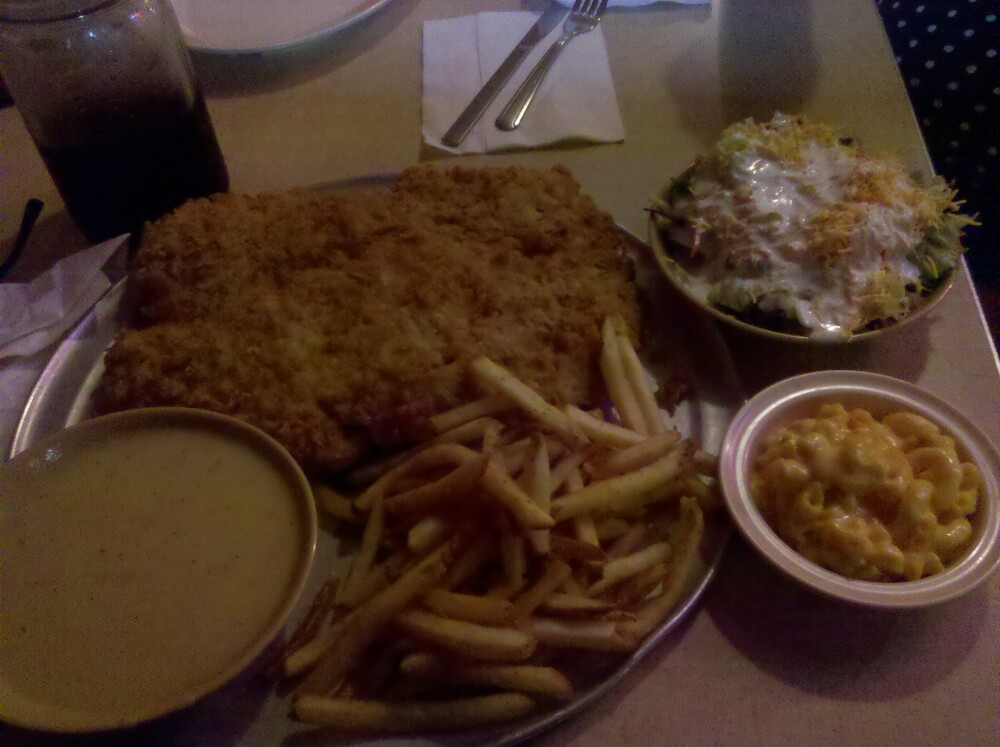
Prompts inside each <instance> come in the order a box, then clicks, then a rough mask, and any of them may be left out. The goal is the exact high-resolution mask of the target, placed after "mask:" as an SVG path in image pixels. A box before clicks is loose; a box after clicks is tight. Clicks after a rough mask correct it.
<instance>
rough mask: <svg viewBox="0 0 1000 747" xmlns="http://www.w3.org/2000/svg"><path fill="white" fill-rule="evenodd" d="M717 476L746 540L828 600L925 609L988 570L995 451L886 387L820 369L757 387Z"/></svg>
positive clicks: (993, 552) (935, 410)
mask: <svg viewBox="0 0 1000 747" xmlns="http://www.w3.org/2000/svg"><path fill="white" fill-rule="evenodd" d="M720 473H721V481H722V487H723V491H724V493H725V497H726V503H727V505H728V507H729V510H730V513H731V514H732V516H733V519H734V521H735V522H736V524H737V526H738V527H739V529H740V530H741V531H742V533H743V534H744V536H745V537H746V538H747V540H748V541H749V542H750V543H751V544H752V545H754V546H755V547H756V548H757V549H758V550H759V551H760V552H761V553H763V554H764V556H765V557H766V558H767V559H768V560H770V561H771V562H772V563H774V564H775V565H777V566H778V568H780V569H781V570H783V571H785V572H786V573H788V574H789V575H791V576H793V577H794V578H796V579H798V580H799V581H801V582H803V583H805V584H807V585H809V586H811V587H813V588H814V589H816V590H818V591H820V592H823V593H825V594H828V595H830V596H834V597H837V598H840V599H843V600H846V601H850V602H856V603H861V604H867V605H872V606H877V607H897V608H902V607H918V606H923V605H929V604H934V603H938V602H943V601H946V600H948V599H952V598H954V597H957V596H959V595H961V594H963V593H965V592H968V591H970V590H971V589H973V588H974V587H975V586H977V585H978V584H979V583H981V582H982V581H984V580H985V579H986V578H987V577H989V575H990V574H991V573H992V572H993V571H994V570H995V569H996V567H997V565H998V563H1000V539H998V534H1000V478H998V473H1000V456H998V453H997V451H996V448H995V447H994V446H993V445H992V444H991V443H990V441H989V439H988V438H987V437H986V435H985V434H984V433H982V431H980V430H979V429H978V428H977V427H976V426H975V425H974V424H973V423H971V422H970V421H969V420H968V419H967V418H966V417H965V416H964V415H962V414H961V413H960V412H958V411H957V410H955V409H954V408H952V407H951V406H950V405H948V404H947V403H946V402H944V401H942V400H940V399H938V398H937V397H935V396H933V395H931V394H929V393H927V392H925V391H923V390H922V389H920V388H918V387H915V386H913V385H912V384H908V383H906V382H903V381H899V380H897V379H893V378H890V377H887V376H882V375H879V374H871V373H864V372H858V371H823V372H818V373H811V374H805V375H802V376H796V377H794V378H791V379H786V380H785V381H782V382H779V383H778V384H775V385H774V386H771V387H769V388H768V389H765V390H764V391H762V392H760V393H759V394H758V395H756V396H755V397H754V398H753V399H751V400H750V401H749V402H748V403H747V404H746V405H745V406H744V407H743V409H742V410H741V411H740V412H739V413H738V414H737V415H736V417H735V418H734V420H733V422H732V424H731V425H730V428H729V431H728V433H727V435H726V439H725V442H724V444H723V448H722V454H721V455H720Z"/></svg>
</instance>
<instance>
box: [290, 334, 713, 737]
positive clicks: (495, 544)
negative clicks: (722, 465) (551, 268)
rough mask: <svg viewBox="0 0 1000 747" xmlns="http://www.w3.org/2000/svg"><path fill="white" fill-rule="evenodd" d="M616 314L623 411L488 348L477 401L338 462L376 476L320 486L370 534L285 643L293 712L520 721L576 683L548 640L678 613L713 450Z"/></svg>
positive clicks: (609, 637) (567, 645) (474, 367)
mask: <svg viewBox="0 0 1000 747" xmlns="http://www.w3.org/2000/svg"><path fill="white" fill-rule="evenodd" d="M623 327H624V325H623V323H622V322H621V321H620V320H615V319H609V320H607V322H606V323H605V325H604V327H603V330H602V339H603V345H604V347H603V351H602V355H601V360H600V365H601V370H602V372H603V374H604V377H605V384H606V388H607V391H608V393H609V396H610V398H611V400H612V402H613V404H614V406H615V410H616V411H617V413H618V416H619V418H620V422H612V421H611V420H607V419H605V417H604V416H603V415H602V414H601V411H600V410H592V411H584V410H582V409H580V408H578V407H573V406H568V407H563V408H562V409H560V408H558V407H555V406H553V405H552V404H550V403H548V402H546V401H545V400H544V399H543V398H542V397H541V396H540V395H539V394H538V393H537V392H535V391H533V390H532V389H531V388H530V387H528V386H527V385H525V384H524V383H523V382H521V381H519V380H518V379H517V378H515V377H514V376H513V375H512V374H511V373H510V372H509V371H507V370H506V369H504V368H503V367H501V366H499V365H497V364H496V363H494V362H493V361H490V360H488V359H486V358H480V359H478V360H476V361H474V362H473V363H472V364H471V366H470V373H471V375H472V378H473V380H474V381H475V382H476V383H477V384H478V385H479V387H480V389H481V390H482V392H483V397H482V398H480V399H478V400H474V401H472V402H470V403H468V404H465V405H461V406H459V407H456V408H455V409H453V410H450V411H448V412H445V413H442V414H440V415H437V416H435V417H434V418H433V419H432V423H431V426H432V430H433V431H434V435H433V436H432V437H431V438H430V439H429V440H428V441H427V442H425V443H423V444H418V445H417V446H415V447H413V448H411V449H409V450H407V451H406V452H404V453H403V454H401V455H399V456H396V457H389V458H387V459H384V460H382V461H381V462H380V463H372V464H370V465H368V466H365V467H363V468H361V469H360V470H357V471H355V472H354V473H353V474H352V475H350V476H348V482H349V483H351V484H353V483H354V482H355V481H357V480H359V479H361V478H362V477H363V478H365V479H366V480H367V485H360V486H359V487H360V488H361V489H360V492H359V493H358V495H357V497H355V498H353V499H352V498H349V497H347V496H345V495H342V494H340V493H339V492H335V491H333V490H329V489H327V488H325V487H324V486H320V487H319V488H318V490H317V493H318V495H319V496H320V498H319V501H318V502H319V504H320V506H321V507H324V508H326V509H327V510H328V511H329V512H330V513H331V514H332V515H334V516H335V517H337V518H338V519H340V520H341V522H343V523H342V524H341V525H342V526H343V525H346V526H352V525H353V526H358V527H362V529H361V542H360V545H359V549H358V550H357V552H356V553H355V555H354V558H353V561H352V563H351V565H350V569H349V571H348V573H347V575H346V577H345V578H344V579H343V580H342V581H341V582H340V583H339V585H337V584H336V583H335V582H334V581H331V582H330V583H328V584H327V585H326V586H324V589H323V594H322V598H321V599H320V600H317V603H316V604H315V605H314V608H313V611H312V612H311V613H310V615H309V617H308V620H307V624H304V625H303V626H302V628H301V629H300V631H299V632H298V634H297V635H296V637H295V639H294V640H293V642H292V645H291V646H290V647H289V650H288V652H287V654H286V657H285V661H284V674H285V675H286V676H287V677H291V678H294V679H295V680H296V684H295V687H294V696H293V697H294V705H293V710H294V713H295V715H296V716H297V717H298V718H300V719H302V720H303V721H307V722H309V723H313V724H317V725H323V726H327V727H332V728H335V729H340V730H344V731H352V732H353V731H368V732H386V733H389V732H393V733H400V732H412V731H420V730H430V729H444V728H462V727H465V726H475V725H482V724H489V723H495V722H497V721H503V720H509V719H514V718H519V717H521V716H523V715H525V714H527V713H528V712H530V711H531V710H532V709H534V708H536V707H538V706H539V704H544V703H545V702H546V701H551V700H552V699H553V698H566V697H569V696H571V695H572V690H573V688H572V684H571V682H570V680H569V679H568V678H567V676H566V674H565V673H564V672H561V671H559V669H557V668H554V667H551V666H547V664H549V662H550V660H551V655H552V653H553V652H557V651H559V650H564V649H575V650H585V651H586V650H589V651H604V652H617V653H628V652H631V651H634V650H636V649H637V648H638V647H639V646H640V645H641V643H642V640H643V638H644V637H645V636H647V635H648V634H649V633H650V632H652V631H653V630H655V629H656V627H657V626H658V625H659V624H660V623H661V622H662V620H663V619H665V618H666V616H667V615H669V614H670V610H671V609H673V608H674V606H675V605H676V603H677V601H678V599H680V598H681V596H682V595H683V594H684V590H685V589H686V588H687V584H688V580H689V576H690V574H691V568H692V566H693V564H694V563H695V561H696V559H697V555H698V549H699V546H700V544H701V540H702V534H703V529H704V516H703V511H702V509H703V507H706V508H707V507H711V506H715V505H718V502H719V499H718V495H717V487H716V483H715V479H714V458H713V457H712V456H711V455H708V454H705V453H704V452H702V451H701V450H700V449H699V448H698V447H697V446H696V445H695V444H693V443H692V442H691V441H689V440H687V439H684V438H682V436H681V435H680V434H679V433H677V432H676V431H674V430H671V429H670V428H669V427H668V426H667V423H666V421H665V420H664V419H663V417H662V414H661V413H660V411H659V409H658V408H657V407H656V404H655V402H656V400H655V395H654V392H653V390H652V388H651V386H650V383H649V381H648V378H647V376H646V373H645V371H644V370H643V369H642V365H641V363H640V362H639V358H638V356H637V354H636V352H635V349H634V347H633V346H632V343H631V341H630V340H629V337H628V335H627V333H626V331H625V330H624V328H623ZM511 423H513V424H514V425H510V424H511ZM526 423H527V425H526ZM526 431H527V432H526ZM324 626H325V627H324ZM469 688H474V691H473V692H472V693H469ZM470 694H471V695H473V697H469V695H470Z"/></svg>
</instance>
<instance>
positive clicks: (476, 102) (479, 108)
mask: <svg viewBox="0 0 1000 747" xmlns="http://www.w3.org/2000/svg"><path fill="white" fill-rule="evenodd" d="M531 46H532V45H530V44H525V43H524V42H523V41H522V42H521V43H520V44H518V46H517V47H515V48H514V50H513V51H512V52H511V53H510V55H509V56H508V57H507V59H506V60H504V61H503V64H502V65H500V67H498V68H497V70H496V72H495V73H493V75H491V76H490V79H489V80H488V81H486V85H484V86H483V87H482V89H480V91H479V93H477V94H476V96H475V98H473V99H472V101H470V102H469V105H468V106H467V107H465V111H463V112H462V113H461V115H459V117H458V119H456V120H455V124H453V125H452V126H451V127H449V128H448V131H447V132H446V133H445V134H444V137H442V138H441V142H442V143H444V144H445V145H447V146H448V147H450V148H457V147H458V146H459V145H460V144H461V142H462V141H463V140H465V136H466V135H468V134H469V131H470V130H471V129H472V128H473V126H474V125H475V124H476V122H478V121H479V118H480V117H481V116H483V112H485V111H486V108H487V107H488V106H489V105H490V104H492V103H493V99H495V98H496V97H497V94H498V93H500V90H501V89H502V88H503V87H504V85H505V84H506V83H507V81H508V80H510V76H511V75H513V74H514V71H515V70H517V68H518V66H519V65H520V64H521V63H522V62H524V58H525V57H527V56H528V53H529V52H530V51H531Z"/></svg>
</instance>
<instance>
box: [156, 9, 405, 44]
mask: <svg viewBox="0 0 1000 747" xmlns="http://www.w3.org/2000/svg"><path fill="white" fill-rule="evenodd" d="M389 2H390V0H171V4H172V5H173V8H174V12H175V13H176V14H177V20H178V21H179V22H180V24H181V29H182V30H183V32H184V39H185V40H186V41H187V43H188V46H189V47H191V49H195V50H198V51H199V52H217V53H246V52H271V51H276V50H279V49H284V48H286V47H291V46H293V45H295V44H301V43H303V42H307V41H312V40H314V39H318V38H320V37H322V36H326V35H327V34H333V33H336V32H337V31H341V30H343V29H346V28H347V27H349V26H353V25H354V24H355V23H357V22H358V21H361V20H362V19H364V18H367V17H368V16H369V15H371V14H372V13H374V12H375V11H376V10H378V9H379V8H381V7H382V6H383V5H386V4H388V3H389Z"/></svg>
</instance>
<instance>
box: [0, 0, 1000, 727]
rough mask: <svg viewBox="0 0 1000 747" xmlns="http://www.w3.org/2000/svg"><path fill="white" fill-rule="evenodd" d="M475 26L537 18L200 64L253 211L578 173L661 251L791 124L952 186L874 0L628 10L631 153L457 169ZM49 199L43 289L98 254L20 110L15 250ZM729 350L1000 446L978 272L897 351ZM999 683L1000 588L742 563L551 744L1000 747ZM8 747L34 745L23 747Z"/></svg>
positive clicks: (625, 57)
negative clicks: (683, 196)
mask: <svg viewBox="0 0 1000 747" xmlns="http://www.w3.org/2000/svg"><path fill="white" fill-rule="evenodd" d="M473 5H475V6H476V7H478V8H479V9H483V10H486V9H517V8H519V7H522V6H521V5H519V4H518V3H516V2H505V1H502V0H495V1H483V2H479V3H475V4H473V3H463V2H460V1H459V0H421V1H420V2H416V1H414V0H395V2H392V3H389V4H388V5H387V6H386V7H385V8H383V9H382V10H380V11H379V12H378V13H376V14H375V15H374V16H373V17H371V18H370V19H368V20H367V21H366V22H364V23H362V24H361V25H359V26H357V27H355V28H353V29H351V30H349V31H347V32H345V33H342V34H339V35H337V36H335V37H332V38H329V39H326V40H323V41H321V42H319V43H314V44H311V45H308V46H305V47H302V48H299V49H296V50H294V51H292V52H289V53H283V54H279V55H269V56H265V57H259V58H249V59H248V58H243V59H231V58H229V59H226V58H218V57H207V56H198V57H197V58H196V65H197V68H198V71H199V74H200V76H201V77H202V80H203V82H204V84H205V88H206V91H207V93H208V96H209V109H210V111H211V115H212V118H213V121H214V123H215V126H216V130H217V132H218V135H219V139H220V143H221V146H222V150H223V152H224V154H225V157H226V160H227V162H228V165H229V170H230V174H231V177H232V188H233V190H234V191H247V192H257V191H263V190H278V189H284V188H287V187H292V186H296V185H309V184H314V183H319V182H325V181H330V180H335V179H343V178H347V177H355V176H362V175H368V174H373V173H381V172H394V171H398V170H399V169H401V168H403V167H405V166H408V165H411V164H415V163H417V162H421V161H430V160H440V161H441V162H444V163H462V164H466V165H480V164H482V165H505V164H522V165H526V166H539V167H547V166H550V165H552V164H556V163H562V164H565V165H567V166H568V167H569V168H570V169H571V170H572V171H573V173H574V174H575V175H576V177H577V178H578V179H579V181H580V182H581V183H582V184H583V186H584V189H585V190H586V191H587V192H589V193H590V194H591V195H593V196H594V197H595V199H596V200H597V202H598V203H599V204H601V205H602V206H603V207H605V208H606V209H608V210H609V211H610V212H611V213H612V214H613V215H614V216H615V218H616V219H617V220H618V222H619V223H621V224H622V225H624V226H625V227H626V228H629V229H631V230H632V231H634V232H636V233H638V234H639V235H645V214H644V212H643V208H644V206H646V205H647V204H648V202H649V199H650V196H651V195H653V194H654V193H655V192H656V191H657V189H658V188H659V187H660V186H661V185H662V184H663V183H664V182H665V180H666V179H667V178H668V176H669V175H670V174H672V173H674V172H676V171H678V170H679V169H680V168H681V167H683V166H684V165H685V164H686V163H687V162H688V161H690V159H691V157H692V155H694V154H695V153H697V152H699V151H701V150H704V149H705V148H706V147H708V146H709V144H710V143H711V142H712V141H713V140H714V139H715V138H716V136H717V135H718V134H719V132H720V130H721V129H722V128H723V127H724V126H725V125H726V124H728V123H730V122H731V121H733V120H736V119H739V118H742V117H745V116H749V115H755V116H757V117H765V118H766V117H769V116H770V115H771V114H772V113H773V112H774V111H775V110H781V111H785V112H793V113H798V112H803V113H805V114H807V115H809V116H810V117H812V118H814V119H817V120H821V121H826V122H829V123H832V124H834V125H837V126H838V127H840V128H841V129H842V130H843V132H844V133H850V134H853V135H854V136H856V137H857V139H858V140H859V141H860V143H861V144H862V145H863V146H865V147H867V148H871V149H875V150H881V151H887V152H890V153H894V154H897V155H898V156H899V157H900V158H902V159H903V161H904V162H905V163H907V164H908V165H909V166H911V167H914V168H918V169H925V170H926V169H928V168H929V161H928V157H927V154H926V151H925V149H924V146H923V142H922V140H921V137H920V134H919V130H918V127H917V123H916V121H915V119H914V116H913V113H912V111H911V109H910V106H909V102H908V100H907V98H906V94H905V90H904V87H903V84H902V81H901V80H900V78H899V76H898V73H897V71H896V67H895V65H894V62H893V58H892V53H891V51H890V48H889V44H888V41H887V39H886V37H885V35H884V33H883V30H882V27H881V24H880V21H879V17H878V14H877V12H876V9H875V6H874V3H873V2H872V0H812V1H807V0H802V1H801V2H796V1H795V0H716V2H715V3H714V4H713V5H712V7H711V9H710V10H709V9H708V8H707V7H686V8H685V7H680V6H656V7H655V8H651V9H644V10H634V11H625V10H619V11H611V12H609V13H608V14H607V16H606V18H605V20H604V21H603V23H602V26H603V30H604V34H605V38H606V41H607V47H608V54H609V58H610V63H611V69H612V72H613V75H614V80H615V85H616V89H617V95H618V100H619V104H620V107H621V111H622V116H623V119H624V123H625V131H626V137H625V141H624V142H623V143H621V144H615V145H598V146H590V147H573V148H565V149H547V150H537V151H531V152H518V153H509V154H504V155H490V156H472V157H463V158H461V159H456V158H452V157H447V156H445V155H444V154H441V153H440V152H436V151H433V150H431V149H428V148H426V147H425V146H423V145H422V143H421V138H420V124H421V103H420V87H421V61H420V57H421V27H422V22H423V21H424V20H427V19H435V18H446V17H451V16H456V15H462V14H465V13H469V12H472V8H473ZM527 7H529V8H534V7H537V5H527ZM29 197H40V198H42V199H43V200H45V202H46V205H47V208H46V212H45V216H46V217H45V218H44V219H43V221H42V222H41V224H40V226H39V229H38V232H37V234H36V235H35V237H34V238H33V241H32V244H31V246H30V249H29V252H28V255H27V256H26V257H25V258H24V261H23V264H22V267H21V268H20V269H19V271H18V272H19V276H21V277H24V276H28V275H30V274H31V272H32V271H33V268H37V267H40V266H43V265H44V264H45V263H46V262H48V261H51V259H52V258H53V257H56V256H59V255H60V254H61V253H66V252H69V251H72V250H74V249H76V248H79V247H81V246H82V245H83V241H82V239H81V238H80V236H79V235H78V234H77V233H76V232H75V230H74V229H73V228H72V226H71V224H69V222H68V219H67V218H66V216H65V214H64V213H62V212H61V207H60V201H59V198H58V195H57V193H56V191H55V188H54V187H53V185H52V183H51V181H50V179H49V178H48V176H47V174H46V172H45V170H44V168H43V165H42V163H41V160H40V159H39V157H38V155H37V153H36V152H35V150H34V148H33V146H32V144H31V141H30V139H29V138H28V136H27V134H26V132H25V131H24V127H23V124H22V122H21V120H20V118H19V116H18V114H17V112H16V110H15V109H12V108H8V109H6V110H3V111H2V112H0V229H2V231H0V235H2V237H3V239H4V247H5V249H4V252H6V247H8V246H9V241H10V238H11V237H12V236H13V234H14V232H15V231H16V229H17V222H18V220H19V217H20V212H21V209H22V207H23V205H24V202H25V200H26V199H27V198H29ZM727 338H728V340H729V342H730V344H731V346H732V349H733V352H734V355H735V357H736V360H737V362H738V366H739V368H740V371H741V373H742V375H743V376H744V379H745V381H746V382H747V385H748V388H749V389H751V390H756V389H759V388H760V387H761V386H763V385H765V384H767V383H769V382H771V381H774V380H776V379H778V378H781V377H783V376H786V375H789V374H792V373H795V372H801V371H806V370H816V369H822V368H855V369H863V370H869V371H877V372H882V373H887V374H891V375H894V376H897V377H900V378H903V379H906V380H908V381H912V382H915V383H917V384H919V385H920V386H923V387H925V388H927V389H929V390H931V391H933V392H935V393H937V394H939V395H941V396H943V397H944V398H946V399H948V400H950V401H951V402H952V403H954V404H956V405H957V406H958V407H960V408H961V409H962V410H964V411H965V412H966V413H968V414H969V415H970V417H972V419H973V420H975V421H976V422H977V423H978V424H979V425H980V426H981V427H982V428H983V429H984V430H985V431H986V432H987V434H988V435H989V436H990V438H991V439H992V440H993V441H994V442H995V443H996V442H1000V374H998V365H997V359H996V354H995V352H994V351H993V349H992V347H991V345H990V343H989V341H988V335H987V334H986V332H985V326H984V323H983V321H982V315H981V313H980V310H979V307H978V305H977V302H976V300H975V296H974V294H973V292H972V290H971V286H970V283H969V279H968V275H967V273H966V272H965V271H964V270H963V271H962V273H961V276H960V277H959V279H958V282H957V284H956V286H955V287H954V289H953V290H952V291H951V292H950V294H949V295H948V296H947V298H946V299H945V300H944V301H943V302H942V303H941V304H940V306H939V307H938V308H937V309H935V310H934V312H933V313H931V314H930V315H929V317H928V318H926V319H925V320H922V321H921V322H919V323H917V324H915V325H912V326H910V327H908V328H907V329H906V330H905V331H902V332H901V333H900V334H899V335H896V336H891V337H889V338H888V339H887V340H886V341H884V342H879V343H877V344H871V345H867V346H858V347H852V348H850V349H849V350H847V351H844V350H841V351H840V352H833V351H827V352H824V353H804V352H799V353H796V354H794V355H793V354H792V353H791V352H789V350H788V349H787V348H777V347H775V348H772V347H769V346H767V345H763V344H761V343H760V342H758V341H749V340H746V339H742V338H740V337H738V336H736V335H733V334H728V333H727ZM4 425H5V426H7V428H6V429H5V430H9V426H10V424H9V423H5V424H4ZM998 680H1000V586H998V582H997V577H996V576H994V577H993V578H992V579H990V580H989V581H988V582H987V583H986V584H985V585H984V586H982V587H981V588H980V589H978V590H977V591H975V592H973V593H972V594H970V595H968V596H966V597H965V598H962V599H960V600H958V601H955V602H952V603H949V604H946V605H943V606H940V607H937V608H933V609H928V610H923V611H914V612H906V613H892V614H887V613H876V612H870V611H863V610H859V609H854V608H848V607H843V606H839V605H836V604H833V603H831V602H827V601H825V600H824V599H821V598H819V597H816V596H814V595H812V594H811V593H808V592H805V591H803V590H801V589H799V588H798V587H797V586H795V585H794V584H793V583H792V582H790V581H787V580H785V579H784V578H783V577H781V576H779V575H778V574H777V573H776V572H775V571H773V570H771V569H770V567H768V566H766V565H765V564H764V563H763V562H762V561H761V560H759V559H758V558H757V557H756V556H755V555H754V554H753V553H752V552H751V551H750V550H749V549H747V548H746V547H745V546H743V544H742V543H741V542H736V543H734V544H733V546H732V547H731V548H730V551H729V552H728V555H727V557H726V559H725V561H724V563H723V567H722V569H721V572H720V574H719V576H718V578H717V579H716V580H715V582H714V583H713V585H712V586H711V587H710V588H709V590H708V593H707V594H706V595H705V597H704V599H703V603H702V604H701V606H700V607H699V608H698V609H697V611H696V612H695V614H694V615H693V616H692V617H691V618H690V619H689V620H688V621H687V623H686V624H684V625H683V626H682V627H681V629H680V630H679V631H677V632H676V634H674V635H673V636H672V637H671V638H669V639H668V640H667V641H666V642H665V643H664V644H663V645H662V646H660V647H659V648H658V649H657V650H656V651H655V652H654V653H653V655H651V656H650V657H648V658H647V659H646V660H645V661H644V662H643V663H642V665H641V666H640V668H639V669H638V671H635V672H633V673H632V674H631V675H630V676H628V677H627V678H626V680H625V681H624V682H623V683H622V684H621V686H620V687H618V688H617V689H616V690H614V691H613V692H612V693H611V694H610V695H609V696H608V697H606V698H605V699H604V700H603V701H601V702H600V703H599V704H598V705H596V706H595V707H593V708H592V709H591V710H589V711H588V712H586V713H585V714H583V715H581V716H579V717H577V718H575V719H574V720H572V721H571V722H569V723H567V724H565V725H563V726H560V727H557V728H556V729H554V730H553V731H551V732H549V733H548V734H547V735H545V736H544V737H543V738H542V739H541V742H542V743H544V744H552V745H562V744H567V745H568V744H573V745H603V744H613V745H640V744H642V745H645V744H675V743H676V744H692V745H698V744H705V745H709V744H790V743H795V744H799V743H801V744H907V745H931V744H942V745H943V744H948V745H987V744H997V742H998V739H1000V681H998ZM205 718H207V720H211V716H210V715H209V716H205ZM249 733H250V732H248V734H249ZM3 736H6V737H8V739H7V740H5V741H10V742H13V741H15V740H14V739H13V737H15V736H18V735H17V734H16V732H15V733H11V732H10V731H8V732H6V733H5V734H4V735H3ZM19 736H20V737H21V739H22V740H23V741H27V742H34V741H35V740H32V739H29V738H28V737H27V735H24V734H20V735H19ZM16 741H21V740H16ZM44 741H45V740H42V742H44ZM226 741H230V740H226Z"/></svg>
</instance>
